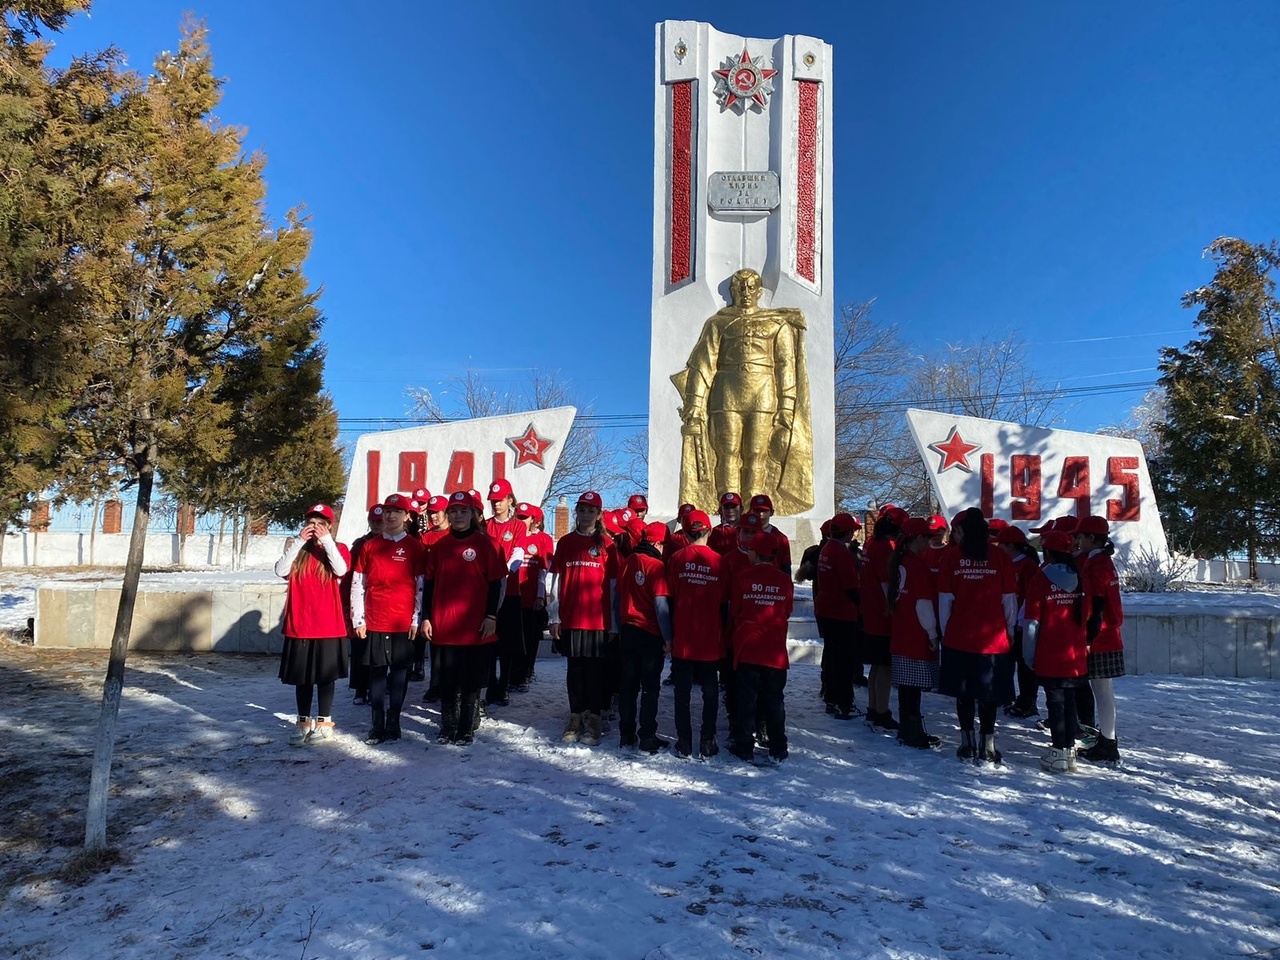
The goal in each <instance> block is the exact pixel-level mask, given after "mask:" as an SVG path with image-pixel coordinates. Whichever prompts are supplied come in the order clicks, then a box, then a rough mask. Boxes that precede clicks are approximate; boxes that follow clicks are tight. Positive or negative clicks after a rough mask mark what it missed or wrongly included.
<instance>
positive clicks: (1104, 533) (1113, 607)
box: [1075, 517, 1125, 764]
mask: <svg viewBox="0 0 1280 960" xmlns="http://www.w3.org/2000/svg"><path fill="white" fill-rule="evenodd" d="M1075 536H1076V552H1077V554H1078V556H1079V557H1080V558H1081V559H1080V579H1081V583H1082V587H1083V590H1084V595H1085V604H1086V611H1087V614H1088V619H1087V620H1086V621H1085V627H1086V634H1087V637H1088V641H1089V688H1090V689H1091V690H1092V691H1093V698H1094V701H1095V702H1096V704H1097V715H1098V740H1097V742H1096V743H1095V744H1094V745H1093V746H1092V747H1089V748H1088V749H1087V750H1082V751H1081V752H1080V758H1081V759H1082V760H1088V761H1089V762H1090V763H1106V764H1116V763H1119V762H1120V748H1119V741H1118V739H1117V737H1116V696H1115V691H1114V689H1113V688H1112V683H1111V681H1112V680H1113V679H1114V678H1116V677H1123V676H1124V672H1125V670H1124V641H1123V640H1122V639H1121V638H1120V627H1121V625H1122V624H1123V623H1124V608H1123V606H1122V605H1121V603H1120V577H1119V575H1118V574H1117V573H1116V566H1115V563H1114V562H1112V560H1111V557H1112V556H1113V555H1114V554H1115V549H1116V548H1115V544H1113V543H1112V542H1111V528H1110V526H1109V525H1108V524H1107V519H1106V517H1081V518H1080V522H1079V523H1078V524H1077V525H1076V528H1075Z"/></svg>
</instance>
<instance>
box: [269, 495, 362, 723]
mask: <svg viewBox="0 0 1280 960" xmlns="http://www.w3.org/2000/svg"><path fill="white" fill-rule="evenodd" d="M332 530H333V510H331V509H330V508H329V507H328V506H327V505H325V504H323V503H317V504H316V505H315V506H314V507H312V508H311V509H310V510H308V511H307V513H306V518H305V520H304V521H303V525H302V532H301V533H299V534H298V536H297V538H296V539H295V540H294V541H293V542H292V543H290V545H289V548H288V549H287V550H286V551H285V553H284V556H282V557H281V558H280V559H279V560H277V561H276V576H277V577H283V578H284V579H285V580H287V581H289V586H288V588H287V590H286V591H285V600H284V629H283V633H284V647H283V649H282V650H281V651H280V680H281V681H282V682H284V683H289V684H292V685H293V691H294V701H295V703H296V706H297V708H298V719H297V721H296V722H295V723H294V725H293V733H292V734H291V735H290V737H289V743H290V744H291V745H292V746H295V747H300V746H302V745H303V744H304V743H323V742H324V741H325V740H328V739H329V738H330V737H332V736H333V694H334V689H335V687H336V686H337V682H338V680H339V679H341V678H342V677H345V676H346V675H347V643H346V636H347V618H346V616H345V615H344V614H343V611H342V578H343V576H344V575H345V574H346V572H347V568H348V566H349V564H350V563H351V554H350V552H348V550H347V548H346V546H345V545H344V544H341V543H336V542H335V541H334V539H333V533H332ZM313 691H314V694H315V699H316V713H315V718H314V719H312V715H311V699H312V693H313Z"/></svg>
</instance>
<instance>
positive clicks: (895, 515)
mask: <svg viewBox="0 0 1280 960" xmlns="http://www.w3.org/2000/svg"><path fill="white" fill-rule="evenodd" d="M880 516H881V517H882V518H884V519H886V520H888V521H889V522H890V523H892V524H893V525H894V526H895V527H897V528H898V529H899V530H901V529H902V525H903V524H904V523H906V522H907V521H908V520H910V519H911V514H909V513H907V511H905V510H903V509H902V508H901V507H895V506H890V507H889V509H888V510H885V511H884V512H883V513H881V514H880Z"/></svg>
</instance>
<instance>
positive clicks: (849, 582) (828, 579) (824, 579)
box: [813, 540, 858, 620]
mask: <svg viewBox="0 0 1280 960" xmlns="http://www.w3.org/2000/svg"><path fill="white" fill-rule="evenodd" d="M856 589H858V565H857V563H856V562H854V559H853V551H852V550H850V549H849V546H848V544H845V543H841V542H840V541H839V540H828V541H827V542H826V543H824V544H823V545H822V549H821V550H819V551H818V575H817V577H816V578H814V584H813V613H814V616H818V617H823V618H830V619H832V620H857V619H858V605H857V604H856V603H854V602H853V600H851V599H850V598H849V591H850V590H856Z"/></svg>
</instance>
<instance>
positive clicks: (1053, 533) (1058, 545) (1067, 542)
mask: <svg viewBox="0 0 1280 960" xmlns="http://www.w3.org/2000/svg"><path fill="white" fill-rule="evenodd" d="M1040 546H1041V547H1043V548H1044V549H1046V550H1052V551H1053V552H1054V553H1071V552H1072V550H1073V549H1074V548H1075V541H1074V540H1073V539H1072V538H1071V534H1069V533H1063V532H1062V531H1061V530H1050V531H1049V532H1048V533H1046V534H1045V535H1044V536H1043V537H1042V538H1041V540H1040Z"/></svg>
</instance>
